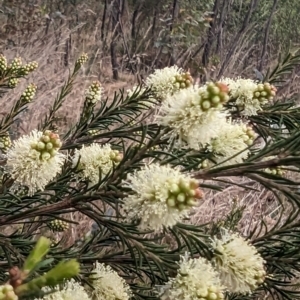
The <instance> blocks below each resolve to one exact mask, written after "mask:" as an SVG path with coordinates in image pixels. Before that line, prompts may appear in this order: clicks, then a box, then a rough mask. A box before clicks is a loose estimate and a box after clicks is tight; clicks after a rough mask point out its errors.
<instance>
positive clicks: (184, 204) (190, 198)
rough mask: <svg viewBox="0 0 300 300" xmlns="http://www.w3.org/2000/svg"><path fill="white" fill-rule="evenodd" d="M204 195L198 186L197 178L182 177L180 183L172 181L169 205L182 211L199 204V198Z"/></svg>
mask: <svg viewBox="0 0 300 300" xmlns="http://www.w3.org/2000/svg"><path fill="white" fill-rule="evenodd" d="M202 197H203V193H202V191H201V190H200V189H199V188H198V183H197V180H194V179H191V180H183V179H180V180H179V182H178V183H175V182H174V183H171V184H170V188H169V196H168V199H167V205H168V206H169V207H171V208H177V209H178V210H180V211H182V210H185V209H188V208H191V207H193V206H195V205H197V200H199V199H201V198H202Z"/></svg>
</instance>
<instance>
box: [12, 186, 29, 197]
mask: <svg viewBox="0 0 300 300" xmlns="http://www.w3.org/2000/svg"><path fill="white" fill-rule="evenodd" d="M12 192H13V193H14V195H15V196H17V197H24V196H26V195H27V194H28V187H27V186H24V185H16V186H15V187H14V188H13V190H12Z"/></svg>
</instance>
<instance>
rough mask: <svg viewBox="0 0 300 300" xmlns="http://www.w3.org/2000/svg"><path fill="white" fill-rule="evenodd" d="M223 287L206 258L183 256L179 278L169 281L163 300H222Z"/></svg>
mask: <svg viewBox="0 0 300 300" xmlns="http://www.w3.org/2000/svg"><path fill="white" fill-rule="evenodd" d="M223 290H224V288H223V286H222V284H221V281H220V279H219V276H218V273H217V272H216V271H215V270H214V268H213V267H212V265H211V264H210V263H209V262H208V261H207V260H206V259H204V258H194V259H191V258H189V256H188V255H185V256H181V260H180V262H179V270H178V273H177V276H176V277H175V278H172V279H170V280H169V282H168V283H167V285H166V288H165V291H164V293H163V295H162V297H161V299H162V300H174V299H182V300H194V299H203V300H222V299H224V294H223Z"/></svg>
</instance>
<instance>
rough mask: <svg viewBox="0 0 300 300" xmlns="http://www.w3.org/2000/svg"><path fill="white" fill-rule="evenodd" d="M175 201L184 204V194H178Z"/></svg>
mask: <svg viewBox="0 0 300 300" xmlns="http://www.w3.org/2000/svg"><path fill="white" fill-rule="evenodd" d="M176 199H177V201H178V202H180V203H183V202H185V194H184V193H180V194H178V195H177V198H176Z"/></svg>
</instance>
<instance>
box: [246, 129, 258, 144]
mask: <svg viewBox="0 0 300 300" xmlns="http://www.w3.org/2000/svg"><path fill="white" fill-rule="evenodd" d="M244 132H245V136H244V137H243V140H244V142H245V143H246V144H247V145H248V146H251V145H253V142H254V140H255V139H256V137H257V134H256V133H255V131H254V130H253V129H252V128H251V127H245V128H244Z"/></svg>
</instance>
